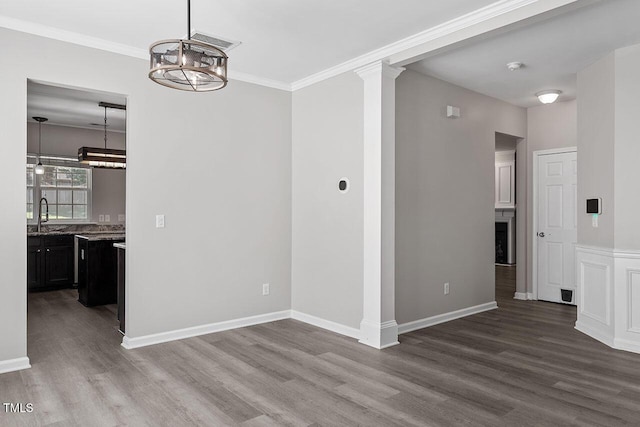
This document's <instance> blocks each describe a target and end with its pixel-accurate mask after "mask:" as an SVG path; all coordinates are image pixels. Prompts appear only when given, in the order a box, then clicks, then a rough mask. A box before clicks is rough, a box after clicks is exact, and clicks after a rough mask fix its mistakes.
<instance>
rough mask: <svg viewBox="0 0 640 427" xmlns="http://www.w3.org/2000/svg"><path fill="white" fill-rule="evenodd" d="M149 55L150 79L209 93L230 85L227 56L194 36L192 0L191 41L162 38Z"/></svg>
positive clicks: (189, 11)
mask: <svg viewBox="0 0 640 427" xmlns="http://www.w3.org/2000/svg"><path fill="white" fill-rule="evenodd" d="M149 54H150V67H151V69H150V71H149V78H150V79H151V80H153V81H154V82H156V83H158V84H161V85H163V86H167V87H170V88H174V89H180V90H186V91H191V92H208V91H212V90H218V89H222V88H223V87H225V86H226V85H227V59H228V57H227V55H226V54H225V53H224V52H223V51H222V50H220V49H218V48H217V47H215V46H213V45H211V44H209V43H205V42H202V41H200V40H192V39H191V0H187V40H182V39H171V40H161V41H158V42H156V43H154V44H152V45H151V47H150V48H149Z"/></svg>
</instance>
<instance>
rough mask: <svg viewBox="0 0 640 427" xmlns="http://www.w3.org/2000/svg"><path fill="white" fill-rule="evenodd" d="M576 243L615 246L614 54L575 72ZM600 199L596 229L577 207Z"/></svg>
mask: <svg viewBox="0 0 640 427" xmlns="http://www.w3.org/2000/svg"><path fill="white" fill-rule="evenodd" d="M578 94H579V96H578V209H579V211H578V244H580V245H588V246H599V247H604V248H613V247H614V228H613V227H614V180H613V179H614V143H615V134H614V132H615V130H614V127H615V54H610V55H608V56H606V57H605V58H603V59H601V60H600V61H598V62H596V63H594V64H592V65H591V66H589V67H587V68H586V69H584V70H583V71H580V72H579V73H578ZM590 197H601V198H602V215H601V216H600V218H599V221H598V223H599V224H598V228H593V227H591V217H590V216H589V215H586V214H584V215H583V212H584V211H582V210H581V209H580V208H581V207H583V201H584V200H586V199H587V198H590Z"/></svg>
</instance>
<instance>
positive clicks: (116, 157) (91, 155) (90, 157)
mask: <svg viewBox="0 0 640 427" xmlns="http://www.w3.org/2000/svg"><path fill="white" fill-rule="evenodd" d="M98 105H99V106H100V107H102V108H104V148H98V147H80V148H79V149H78V161H79V162H80V163H84V164H87V165H89V166H92V167H95V168H111V169H124V168H126V167H127V151H126V150H118V149H115V148H107V108H115V109H117V110H126V109H127V107H126V106H125V105H122V104H112V103H110V102H100V103H99V104H98Z"/></svg>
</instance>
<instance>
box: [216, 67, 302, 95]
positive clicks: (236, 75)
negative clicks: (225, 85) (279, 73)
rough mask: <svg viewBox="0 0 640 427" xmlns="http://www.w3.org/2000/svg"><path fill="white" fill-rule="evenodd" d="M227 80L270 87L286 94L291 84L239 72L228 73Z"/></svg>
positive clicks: (289, 90) (231, 71)
mask: <svg viewBox="0 0 640 427" xmlns="http://www.w3.org/2000/svg"><path fill="white" fill-rule="evenodd" d="M229 80H237V81H241V82H245V83H253V84H256V85H260V86H266V87H270V88H272V89H280V90H284V91H287V92H291V91H292V89H291V84H290V83H285V82H281V81H278V80H271V79H265V78H262V77H258V76H254V75H253V74H247V73H243V72H241V71H233V70H230V71H229Z"/></svg>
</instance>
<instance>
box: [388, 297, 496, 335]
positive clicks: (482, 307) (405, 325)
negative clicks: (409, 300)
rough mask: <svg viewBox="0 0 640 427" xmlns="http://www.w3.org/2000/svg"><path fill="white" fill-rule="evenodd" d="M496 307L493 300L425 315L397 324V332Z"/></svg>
mask: <svg viewBox="0 0 640 427" xmlns="http://www.w3.org/2000/svg"><path fill="white" fill-rule="evenodd" d="M496 308H498V304H497V303H496V302H495V301H492V302H488V303H485V304H480V305H476V306H473V307H467V308H463V309H461V310H456V311H451V312H449V313H444V314H439V315H437V316H431V317H426V318H424V319H419V320H414V321H413V322H407V323H403V324H401V325H398V333H399V334H406V333H407V332H413V331H416V330H418V329H422V328H428V327H429V326H435V325H439V324H440V323H445V322H450V321H452V320H456V319H460V318H462V317H467V316H472V315H474V314H478V313H482V312H484V311H489V310H495V309H496Z"/></svg>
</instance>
